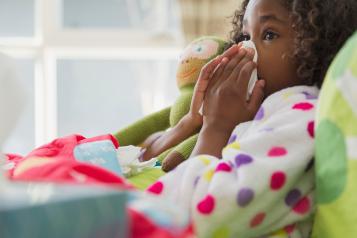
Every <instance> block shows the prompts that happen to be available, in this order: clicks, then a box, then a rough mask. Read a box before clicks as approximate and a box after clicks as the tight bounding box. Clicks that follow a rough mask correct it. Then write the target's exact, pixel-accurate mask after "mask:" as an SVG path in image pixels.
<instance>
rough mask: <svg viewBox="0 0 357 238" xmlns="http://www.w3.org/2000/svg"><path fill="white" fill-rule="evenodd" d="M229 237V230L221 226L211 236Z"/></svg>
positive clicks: (213, 237)
mask: <svg viewBox="0 0 357 238" xmlns="http://www.w3.org/2000/svg"><path fill="white" fill-rule="evenodd" d="M229 236H230V230H229V228H228V227H226V226H222V227H220V228H218V229H217V230H215V231H214V232H213V234H212V238H226V237H229Z"/></svg>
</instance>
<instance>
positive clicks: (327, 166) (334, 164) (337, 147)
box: [315, 119, 347, 204]
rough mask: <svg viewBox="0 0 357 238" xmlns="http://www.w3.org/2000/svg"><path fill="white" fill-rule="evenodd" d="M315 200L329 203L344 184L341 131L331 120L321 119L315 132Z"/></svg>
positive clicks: (345, 160) (344, 161)
mask: <svg viewBox="0 0 357 238" xmlns="http://www.w3.org/2000/svg"><path fill="white" fill-rule="evenodd" d="M315 143H316V178H317V180H316V188H317V202H318V203H320V204H323V203H330V202H332V201H334V200H335V199H336V198H338V197H339V196H340V194H341V193H342V192H343V190H344V188H345V186H346V181H347V179H346V176H347V155H346V144H345V140H344V135H343V133H342V131H341V130H340V129H339V128H338V127H337V126H336V125H335V124H334V123H332V122H331V121H329V120H326V119H325V120H322V121H321V122H320V124H319V125H318V128H317V132H316V141H315Z"/></svg>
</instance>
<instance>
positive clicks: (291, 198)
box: [285, 189, 301, 207]
mask: <svg viewBox="0 0 357 238" xmlns="http://www.w3.org/2000/svg"><path fill="white" fill-rule="evenodd" d="M300 197H301V192H300V190H298V189H293V190H291V191H290V192H289V193H288V195H287V196H286V197H285V203H286V205H288V206H289V207H293V206H295V204H296V203H297V202H298V201H299V199H300Z"/></svg>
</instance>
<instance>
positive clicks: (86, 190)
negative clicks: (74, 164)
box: [0, 183, 128, 238]
mask: <svg viewBox="0 0 357 238" xmlns="http://www.w3.org/2000/svg"><path fill="white" fill-rule="evenodd" d="M126 201H127V194H126V192H125V191H123V192H120V191H116V190H111V189H107V188H104V187H96V186H82V185H75V186H73V185H58V184H56V185H54V184H45V183H30V184H22V183H5V186H0V237H1V238H10V237H11V238H20V237H21V238H27V237H28V238H30V237H34V238H49V237H51V238H54V237H58V238H63V237H66V238H69V237H75V238H81V237H127V236H128V230H127V227H128V225H127V216H126V209H125V205H126Z"/></svg>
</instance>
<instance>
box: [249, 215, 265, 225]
mask: <svg viewBox="0 0 357 238" xmlns="http://www.w3.org/2000/svg"><path fill="white" fill-rule="evenodd" d="M264 218H265V213H263V212H262V213H258V214H257V215H255V217H253V219H252V220H251V221H250V227H251V228H253V227H256V226H259V225H260V224H261V223H262V222H263V221H264Z"/></svg>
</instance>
